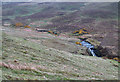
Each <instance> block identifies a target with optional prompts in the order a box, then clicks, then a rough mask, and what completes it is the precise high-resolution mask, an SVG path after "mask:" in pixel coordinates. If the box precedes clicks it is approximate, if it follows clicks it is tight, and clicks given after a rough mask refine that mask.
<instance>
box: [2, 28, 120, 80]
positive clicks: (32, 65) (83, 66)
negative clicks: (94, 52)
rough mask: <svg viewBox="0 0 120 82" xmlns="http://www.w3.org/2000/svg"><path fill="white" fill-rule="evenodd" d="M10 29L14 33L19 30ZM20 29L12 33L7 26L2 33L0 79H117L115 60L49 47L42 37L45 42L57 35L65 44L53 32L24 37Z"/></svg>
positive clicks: (25, 33)
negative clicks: (0, 68) (1, 75)
mask: <svg viewBox="0 0 120 82" xmlns="http://www.w3.org/2000/svg"><path fill="white" fill-rule="evenodd" d="M12 30H13V29H12ZM13 31H14V32H17V33H18V32H19V31H20V30H19V29H17V30H13ZM6 33H8V34H6ZM19 33H20V32H19ZM22 33H24V35H25V36H27V37H29V36H31V35H33V33H34V32H32V34H31V33H30V32H26V31H24V30H22ZM22 33H21V34H20V35H19V36H18V35H14V33H12V32H11V31H10V29H9V30H8V29H7V28H6V30H5V31H4V33H3V41H4V42H3V56H2V59H3V61H2V63H0V66H1V65H3V67H2V70H3V71H2V74H3V77H2V78H3V79H4V80H8V79H9V80H28V79H29V80H77V79H78V80H90V79H93V80H94V79H96V80H97V79H99V80H100V79H103V80H111V79H112V80H113V79H114V80H115V79H116V80H117V79H118V63H117V61H114V60H109V59H106V60H105V59H102V58H98V57H92V56H83V55H80V54H72V53H70V52H69V51H63V50H59V49H55V48H50V47H47V46H44V45H43V44H42V41H45V40H46V39H47V41H48V43H50V40H51V41H53V40H54V39H56V40H59V39H61V40H60V42H63V43H62V45H69V43H67V42H68V41H66V40H65V39H64V37H60V38H59V39H58V38H57V37H54V36H53V35H51V36H50V35H49V34H42V35H41V36H43V38H42V37H41V38H40V37H38V38H37V39H36V36H35V35H37V34H35V33H34V37H31V39H25V38H24V37H25V36H24V37H23V36H22ZM27 33H28V34H29V35H28V34H27ZM48 35H49V36H48ZM45 37H46V38H45ZM47 37H49V38H47ZM52 37H54V39H52ZM65 42H66V43H65ZM54 44H55V43H54ZM56 46H57V45H56ZM63 48H64V47H63ZM73 49H74V48H73Z"/></svg>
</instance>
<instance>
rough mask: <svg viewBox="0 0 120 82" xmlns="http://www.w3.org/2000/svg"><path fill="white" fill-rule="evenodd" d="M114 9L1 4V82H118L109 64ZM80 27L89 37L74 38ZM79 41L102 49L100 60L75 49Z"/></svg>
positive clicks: (115, 27)
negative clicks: (96, 43) (113, 81)
mask: <svg viewBox="0 0 120 82" xmlns="http://www.w3.org/2000/svg"><path fill="white" fill-rule="evenodd" d="M117 6H118V4H117V3H107V2H105V3H83V2H81V3H75V2H74V3H72V2H69V3H68V2H66V3H63V2H59V3H58V2H57V3H55V2H51V3H50V2H45V3H28V2H26V3H25V2H23V3H17V2H15V3H14V2H12V3H3V5H2V11H3V12H2V14H3V16H2V25H3V27H2V28H0V29H1V30H2V32H3V35H2V36H3V37H2V43H3V44H2V49H1V51H2V57H1V59H2V62H0V68H2V71H3V73H2V75H3V77H2V78H3V80H91V79H92V80H117V79H118V62H117V61H115V60H113V59H114V58H118V53H117V51H118V25H117V24H118V16H117ZM17 23H21V24H23V25H28V26H30V27H31V28H25V27H24V26H16V24H17ZM9 24H10V26H5V25H9ZM83 28H84V29H86V31H87V32H88V34H80V35H78V36H75V35H74V34H73V32H74V31H77V30H80V29H83ZM39 30H49V31H51V32H58V34H59V35H54V34H53V33H50V32H48V31H47V32H39ZM80 38H82V39H87V40H88V39H92V40H93V43H95V42H98V43H100V44H99V46H96V47H97V49H99V51H100V50H101V49H100V48H99V47H102V48H103V50H102V51H100V52H101V53H100V54H101V56H102V57H94V56H90V54H89V53H88V52H87V49H88V48H87V47H84V46H83V45H78V44H76V42H80V41H82V40H81V39H80ZM89 43H90V44H92V43H91V42H89Z"/></svg>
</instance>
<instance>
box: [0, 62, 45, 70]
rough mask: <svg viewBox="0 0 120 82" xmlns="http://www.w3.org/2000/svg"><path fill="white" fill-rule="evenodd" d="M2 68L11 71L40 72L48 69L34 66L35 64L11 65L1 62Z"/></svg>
mask: <svg viewBox="0 0 120 82" xmlns="http://www.w3.org/2000/svg"><path fill="white" fill-rule="evenodd" d="M0 66H3V67H6V68H10V69H18V70H38V69H43V70H45V69H47V68H45V67H43V66H40V65H34V64H29V63H24V64H18V63H17V64H11V63H5V62H0Z"/></svg>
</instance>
